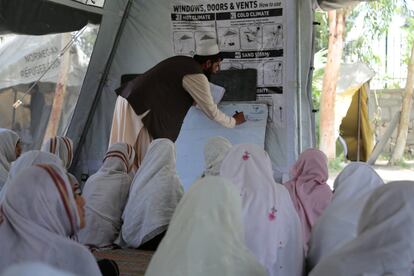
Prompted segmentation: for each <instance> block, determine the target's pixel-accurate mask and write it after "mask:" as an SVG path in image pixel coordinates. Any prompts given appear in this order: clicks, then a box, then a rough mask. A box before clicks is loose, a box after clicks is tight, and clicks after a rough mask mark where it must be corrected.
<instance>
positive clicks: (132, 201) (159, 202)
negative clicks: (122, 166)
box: [120, 139, 184, 250]
mask: <svg viewBox="0 0 414 276" xmlns="http://www.w3.org/2000/svg"><path fill="white" fill-rule="evenodd" d="M183 193H184V190H183V186H182V184H181V181H180V179H179V178H178V175H177V171H176V169H175V146H174V143H173V142H171V141H170V140H168V139H156V140H154V141H153V142H152V143H151V144H150V146H149V148H148V151H147V153H146V154H145V157H144V160H143V161H142V163H141V166H140V167H139V169H138V172H137V173H136V175H135V178H134V180H133V181H132V184H131V189H130V192H129V197H128V201H127V204H126V206H125V210H124V213H123V215H122V218H123V221H124V223H123V225H122V230H121V241H120V245H121V246H125V245H126V246H129V247H140V248H141V249H150V250H155V249H156V247H157V246H158V243H159V241H160V239H161V238H162V236H163V235H164V234H165V231H166V230H167V228H168V224H169V223H170V220H171V217H172V215H173V213H174V210H175V207H176V206H177V204H178V202H179V201H180V199H181V197H182V196H183ZM153 239H154V241H153V242H154V243H152V242H151V240H153Z"/></svg>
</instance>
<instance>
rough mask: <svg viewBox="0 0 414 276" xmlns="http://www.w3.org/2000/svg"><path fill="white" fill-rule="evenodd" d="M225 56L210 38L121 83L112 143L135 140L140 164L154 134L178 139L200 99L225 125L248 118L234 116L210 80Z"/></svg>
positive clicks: (230, 125)
mask: <svg viewBox="0 0 414 276" xmlns="http://www.w3.org/2000/svg"><path fill="white" fill-rule="evenodd" d="M221 60H222V58H221V55H220V52H219V49H218V46H217V44H215V43H214V44H208V45H207V44H204V45H201V46H200V47H198V49H197V54H196V55H195V56H194V57H186V56H174V57H171V58H168V59H166V60H164V61H161V62H160V63H158V64H157V65H155V66H154V67H152V68H151V69H149V70H148V71H146V72H145V73H143V74H142V75H140V76H138V77H136V78H135V79H133V80H131V81H129V82H128V83H126V84H125V85H123V86H121V87H120V88H118V89H117V90H116V93H117V94H118V98H117V100H116V104H115V110H114V115H113V120H112V128H111V134H110V139H109V144H110V145H111V144H114V143H117V142H125V143H128V144H130V145H132V146H134V149H135V151H136V162H135V165H136V167H137V168H138V167H139V165H140V163H141V161H142V159H143V158H144V156H145V153H146V151H147V148H148V146H149V144H150V143H151V141H152V140H153V139H157V138H168V139H170V140H171V141H173V142H175V141H176V140H177V137H178V135H179V133H180V129H181V126H182V124H183V121H184V118H185V115H186V114H187V111H188V110H189V109H190V107H191V106H192V105H194V104H197V105H198V106H199V107H200V109H201V110H202V111H203V112H204V113H205V114H206V116H207V117H209V118H210V119H211V120H214V121H216V122H217V123H219V124H221V125H223V126H224V127H227V128H233V127H234V126H235V125H238V124H241V123H243V122H245V118H244V114H243V113H242V112H240V113H236V114H234V115H233V117H229V116H227V115H226V114H224V113H223V112H221V111H220V110H219V109H218V107H217V105H216V104H215V103H214V102H213V97H212V95H211V92H210V85H209V81H208V80H209V77H210V75H211V74H215V73H217V72H218V71H219V69H220V62H221Z"/></svg>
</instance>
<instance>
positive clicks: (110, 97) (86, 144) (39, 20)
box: [0, 0, 355, 178]
mask: <svg viewBox="0 0 414 276" xmlns="http://www.w3.org/2000/svg"><path fill="white" fill-rule="evenodd" d="M354 2H355V1H346V0H319V1H318V3H317V2H316V1H315V2H314V1H311V0H306V1H303V0H302V1H300V0H294V1H287V0H286V1H278V0H255V1H237V0H193V1H189V0H157V1H143V0H135V1H133V0H106V1H105V3H104V4H103V1H102V0H101V1H93V0H89V1H88V0H85V1H81V0H78V1H72V0H42V1H41V0H13V1H8V0H0V13H1V16H0V30H1V31H2V32H3V33H5V32H14V33H21V34H35V35H38V34H46V33H57V32H68V31H74V30H79V29H80V28H82V27H83V26H84V25H86V24H87V23H88V22H92V23H100V30H99V34H98V37H97V40H96V43H95V46H94V50H93V53H92V56H91V60H90V63H89V67H88V70H87V73H86V77H85V79H84V81H83V85H82V88H81V91H80V95H79V99H78V101H77V104H76V106H75V110H74V115H73V117H72V120H71V122H70V124H69V126H68V129H67V132H66V134H67V135H68V136H69V137H70V138H72V139H73V141H74V147H75V150H76V152H75V160H74V162H73V166H72V168H71V170H72V172H74V173H75V174H76V176H78V177H80V176H81V175H82V174H86V175H90V174H92V173H94V170H95V168H96V164H97V163H100V161H101V158H102V156H104V153H105V151H106V149H107V144H108V140H109V131H110V127H111V120H112V113H113V109H114V103H115V100H116V95H115V93H114V89H115V88H117V87H118V86H119V83H120V79H121V76H122V75H124V74H129V73H132V74H136V73H142V72H144V71H145V70H147V69H148V68H150V67H152V66H153V65H154V64H156V63H157V62H159V61H161V60H163V59H165V58H167V57H170V56H172V55H174V54H176V53H177V49H178V50H179V51H182V52H183V54H185V53H184V52H187V53H188V54H190V53H191V51H193V50H194V47H197V45H196V44H197V43H194V44H192V43H189V41H190V39H189V37H191V38H192V39H194V41H197V40H201V39H207V38H208V37H216V36H218V35H217V34H223V36H224V34H228V35H226V39H225V40H223V41H221V40H220V38H219V39H218V42H219V43H220V47H221V48H222V50H223V48H224V49H226V50H227V52H230V54H229V56H228V59H229V60H230V61H231V62H232V63H234V67H236V68H237V66H240V64H241V65H242V66H244V68H247V67H250V68H255V69H258V71H260V72H262V74H260V75H258V87H259V89H258V93H259V94H260V95H261V96H260V98H261V99H260V100H261V101H262V102H267V104H268V106H269V119H268V123H267V126H266V137H265V149H266V150H267V151H268V152H269V155H270V157H271V159H272V162H273V165H274V168H275V171H278V172H281V174H283V177H284V178H287V177H288V168H289V166H290V165H291V164H292V163H293V162H294V161H295V160H296V158H297V155H298V154H299V153H300V152H301V151H302V150H303V149H305V148H308V147H312V146H314V144H315V127H314V119H313V117H314V116H313V114H312V106H311V105H312V101H311V89H310V87H311V76H312V59H313V14H314V9H315V8H316V6H317V5H319V6H320V7H322V8H339V7H344V6H346V5H348V4H350V3H354ZM210 17H213V18H214V19H215V20H209V18H210ZM246 18H248V19H249V20H253V21H254V22H259V23H257V24H258V25H260V24H261V23H260V22H270V23H271V24H263V25H260V26H256V27H253V28H252V27H250V26H243V24H241V23H240V22H243V20H245V19H246ZM258 18H259V19H258ZM274 18H276V21H271V20H273V19H274ZM218 20H222V21H220V22H219V21H218ZM177 22H178V23H177ZM195 22H201V23H199V24H198V25H197V26H196V25H194V24H196V23H195ZM237 22H239V23H240V24H239V25H237V24H238V23H237ZM245 22H249V21H245ZM175 23H177V24H175ZM219 23H220V24H221V25H219ZM226 24H227V25H226ZM183 25H186V26H187V27H185V28H183V29H180V28H181V27H179V26H183ZM244 25H246V24H245V23H244ZM247 25H248V24H247ZM194 29H195V31H194V32H193V31H192V30H194ZM281 29H282V30H283V31H282V33H281V32H280V30H281ZM189 30H190V31H189ZM236 31H238V32H239V34H240V36H241V35H243V36H244V37H243V38H241V37H240V39H239V40H237V39H235V34H236ZM183 38H186V39H183ZM259 40H260V41H265V40H266V46H263V47H268V48H267V50H263V49H256V48H254V47H255V46H254V45H255V43H257V41H259ZM263 45H264V43H263ZM237 47H241V48H243V49H251V50H243V51H240V50H237ZM251 47H252V48H251ZM269 56H270V57H274V56H275V57H277V58H270V59H269ZM251 57H253V58H257V59H262V60H263V61H264V62H258V63H255V62H254V61H252V62H249V63H248V64H243V61H244V60H243V59H244V58H251ZM265 82H267V83H270V84H271V85H270V86H271V87H272V89H268V88H267V87H266V85H264V84H265ZM259 84H261V85H259ZM273 88H275V89H273Z"/></svg>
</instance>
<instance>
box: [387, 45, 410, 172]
mask: <svg viewBox="0 0 414 276" xmlns="http://www.w3.org/2000/svg"><path fill="white" fill-rule="evenodd" d="M413 84H414V43H413V45H412V46H411V56H410V61H409V63H408V67H407V82H406V84H405V94H404V99H403V102H402V107H401V117H400V123H399V125H398V136H397V142H396V143H395V147H394V151H393V153H392V156H391V159H390V162H389V164H390V165H395V164H396V163H398V162H399V161H400V160H402V158H403V155H404V149H405V145H406V143H407V135H408V124H409V122H410V113H411V105H412V99H413Z"/></svg>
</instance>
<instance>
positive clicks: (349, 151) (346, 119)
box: [335, 63, 375, 161]
mask: <svg viewBox="0 0 414 276" xmlns="http://www.w3.org/2000/svg"><path fill="white" fill-rule="evenodd" d="M374 76H375V72H374V71H373V70H372V69H371V68H369V67H368V66H367V65H366V64H365V63H353V64H342V65H341V68H340V72H339V79H338V83H337V87H336V103H335V107H336V110H335V130H336V137H339V136H341V138H343V139H344V140H345V143H346V155H347V156H345V157H346V158H347V159H348V160H351V161H367V160H368V158H369V155H370V154H371V152H372V149H373V145H374V144H373V141H374V136H373V132H372V129H371V126H370V121H369V116H368V93H369V81H370V80H371V79H372V78H373V77H374Z"/></svg>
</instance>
